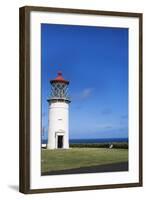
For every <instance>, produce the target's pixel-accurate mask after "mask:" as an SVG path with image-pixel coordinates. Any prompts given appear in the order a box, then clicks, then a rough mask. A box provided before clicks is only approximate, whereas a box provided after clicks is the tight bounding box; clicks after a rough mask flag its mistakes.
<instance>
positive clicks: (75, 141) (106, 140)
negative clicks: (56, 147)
mask: <svg viewBox="0 0 146 200" xmlns="http://www.w3.org/2000/svg"><path fill="white" fill-rule="evenodd" d="M113 142H120V143H121V142H128V138H94V139H70V140H69V143H70V144H84V143H86V144H88V143H90V144H94V143H113ZM42 144H47V140H43V139H42Z"/></svg>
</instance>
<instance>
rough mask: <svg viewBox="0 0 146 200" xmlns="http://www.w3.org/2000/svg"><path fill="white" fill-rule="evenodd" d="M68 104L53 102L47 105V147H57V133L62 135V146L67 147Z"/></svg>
mask: <svg viewBox="0 0 146 200" xmlns="http://www.w3.org/2000/svg"><path fill="white" fill-rule="evenodd" d="M68 109H69V104H68V103H66V102H54V103H51V105H49V128H48V145H47V148H49V149H55V148H57V141H56V140H57V135H63V137H64V138H63V148H69V126H68V118H69V112H68Z"/></svg>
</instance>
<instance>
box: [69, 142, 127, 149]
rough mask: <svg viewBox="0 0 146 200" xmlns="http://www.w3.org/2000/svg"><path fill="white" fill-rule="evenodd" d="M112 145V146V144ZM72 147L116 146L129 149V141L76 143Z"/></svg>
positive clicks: (116, 147)
mask: <svg viewBox="0 0 146 200" xmlns="http://www.w3.org/2000/svg"><path fill="white" fill-rule="evenodd" d="M111 145H112V146H111ZM70 147H72V148H74V147H78V148H86V147H87V148H115V149H128V142H113V143H78V144H77V143H74V144H70Z"/></svg>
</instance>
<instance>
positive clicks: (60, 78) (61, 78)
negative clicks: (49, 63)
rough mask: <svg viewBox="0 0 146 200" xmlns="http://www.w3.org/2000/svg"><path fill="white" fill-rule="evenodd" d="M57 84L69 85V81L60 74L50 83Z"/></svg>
mask: <svg viewBox="0 0 146 200" xmlns="http://www.w3.org/2000/svg"><path fill="white" fill-rule="evenodd" d="M57 82H60V83H66V84H69V81H68V80H65V79H64V78H63V76H62V72H60V71H59V72H58V75H57V77H56V78H55V79H53V80H51V81H50V83H57Z"/></svg>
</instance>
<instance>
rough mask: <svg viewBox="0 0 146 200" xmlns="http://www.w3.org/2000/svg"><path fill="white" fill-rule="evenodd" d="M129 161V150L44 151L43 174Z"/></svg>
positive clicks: (74, 149) (81, 149)
mask: <svg viewBox="0 0 146 200" xmlns="http://www.w3.org/2000/svg"><path fill="white" fill-rule="evenodd" d="M126 161H128V149H107V148H72V149H66V150H65V149H56V150H47V149H42V158H41V162H42V163H41V169H42V172H49V171H57V170H64V169H73V168H80V167H88V166H95V165H103V164H111V163H118V162H126Z"/></svg>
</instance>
